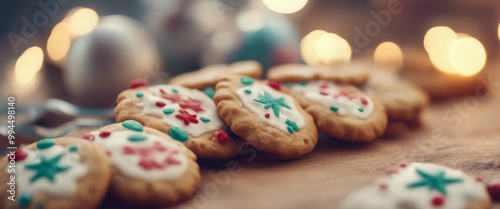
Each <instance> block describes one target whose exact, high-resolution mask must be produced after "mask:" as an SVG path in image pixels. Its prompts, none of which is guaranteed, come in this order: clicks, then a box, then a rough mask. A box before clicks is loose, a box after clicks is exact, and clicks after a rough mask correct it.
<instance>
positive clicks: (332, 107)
mask: <svg viewBox="0 0 500 209" xmlns="http://www.w3.org/2000/svg"><path fill="white" fill-rule="evenodd" d="M330 110H332V111H333V112H337V111H339V108H338V107H337V106H335V105H332V106H330Z"/></svg>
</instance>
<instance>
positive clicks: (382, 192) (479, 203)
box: [340, 163, 491, 209]
mask: <svg viewBox="0 0 500 209" xmlns="http://www.w3.org/2000/svg"><path fill="white" fill-rule="evenodd" d="M490 207H491V200H490V197H489V196H488V192H487V191H486V186H485V184H484V183H483V182H482V180H481V178H478V177H473V176H469V175H467V174H465V173H464V172H463V171H461V170H457V169H451V168H447V167H444V166H441V165H436V164H432V163H407V164H402V165H401V166H400V168H398V169H397V170H394V171H393V172H389V173H388V174H387V176H384V177H382V178H379V179H378V180H376V181H375V182H374V183H371V184H370V185H368V186H366V187H364V188H362V189H360V190H359V191H357V192H354V193H353V194H352V195H350V196H349V197H347V198H346V199H345V200H344V201H343V202H342V204H341V206H340V208H342V209H365V208H366V209H372V208H376V209H378V208H380V209H400V208H411V209H438V208H439V209H470V208H475V209H486V208H490Z"/></svg>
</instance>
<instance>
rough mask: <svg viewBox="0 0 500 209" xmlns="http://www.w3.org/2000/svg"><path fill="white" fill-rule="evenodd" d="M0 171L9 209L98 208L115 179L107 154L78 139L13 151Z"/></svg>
mask: <svg viewBox="0 0 500 209" xmlns="http://www.w3.org/2000/svg"><path fill="white" fill-rule="evenodd" d="M0 169H1V170H2V172H0V180H1V181H2V182H3V183H2V184H1V185H0V189H1V190H2V192H0V197H1V199H0V208H5V209H11V208H32V209H38V208H40V209H44V208H45V209H49V208H75V209H84V208H97V207H98V206H99V204H100V203H101V201H102V199H103V198H104V196H105V195H106V191H107V189H108V186H109V182H110V177H111V168H110V166H109V161H108V158H107V156H106V152H105V151H104V150H103V149H102V148H100V147H99V146H97V145H96V144H94V143H91V142H88V141H86V140H82V139H79V138H77V137H62V138H56V139H42V140H40V141H38V142H36V143H33V144H30V145H27V146H25V147H21V148H19V149H17V150H15V151H11V153H10V154H9V155H7V156H5V157H4V158H3V159H2V160H1V161H0ZM82 203H84V204H82Z"/></svg>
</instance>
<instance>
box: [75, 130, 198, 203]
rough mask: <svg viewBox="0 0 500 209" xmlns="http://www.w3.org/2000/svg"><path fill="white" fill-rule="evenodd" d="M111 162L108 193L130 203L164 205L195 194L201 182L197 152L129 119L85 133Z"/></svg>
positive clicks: (84, 137)
mask: <svg viewBox="0 0 500 209" xmlns="http://www.w3.org/2000/svg"><path fill="white" fill-rule="evenodd" d="M82 138H83V139H86V140H89V141H93V142H94V143H95V144H98V145H99V146H100V147H102V148H103V149H104V150H106V153H107V155H108V157H109V161H110V164H111V166H112V170H113V173H112V176H111V184H110V187H109V193H110V194H111V195H113V196H114V197H115V198H116V199H118V200H120V201H122V202H123V203H126V204H128V205H135V206H141V207H146V206H148V207H162V206H168V205H172V204H176V203H179V202H181V201H183V200H186V199H188V198H190V197H191V196H193V195H194V193H195V191H196V188H197V187H198V185H199V184H200V180H201V177H200V170H199V167H198V164H197V163H196V155H195V154H194V153H193V152H191V151H190V150H189V149H187V148H186V146H184V144H183V143H182V142H179V141H177V140H174V139H172V138H171V137H170V136H169V135H167V134H165V133H162V132H160V131H158V130H156V129H152V128H148V127H143V126H142V125H141V124H140V123H139V122H137V121H134V120H127V121H124V122H122V123H117V124H112V125H109V126H105V127H103V128H100V129H99V130H96V131H92V132H90V133H86V134H84V135H83V136H82Z"/></svg>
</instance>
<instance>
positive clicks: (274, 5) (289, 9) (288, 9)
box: [262, 0, 308, 14]
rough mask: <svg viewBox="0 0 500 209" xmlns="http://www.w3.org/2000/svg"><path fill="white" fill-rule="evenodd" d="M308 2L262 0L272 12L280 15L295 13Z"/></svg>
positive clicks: (305, 0) (301, 0)
mask: <svg viewBox="0 0 500 209" xmlns="http://www.w3.org/2000/svg"><path fill="white" fill-rule="evenodd" d="M307 1H308V0H262V2H264V4H265V5H266V6H267V8H269V9H270V10H272V11H273V12H278V13H282V14H291V13H295V12H297V11H299V10H301V9H302V8H304V6H305V5H306V4H307Z"/></svg>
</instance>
